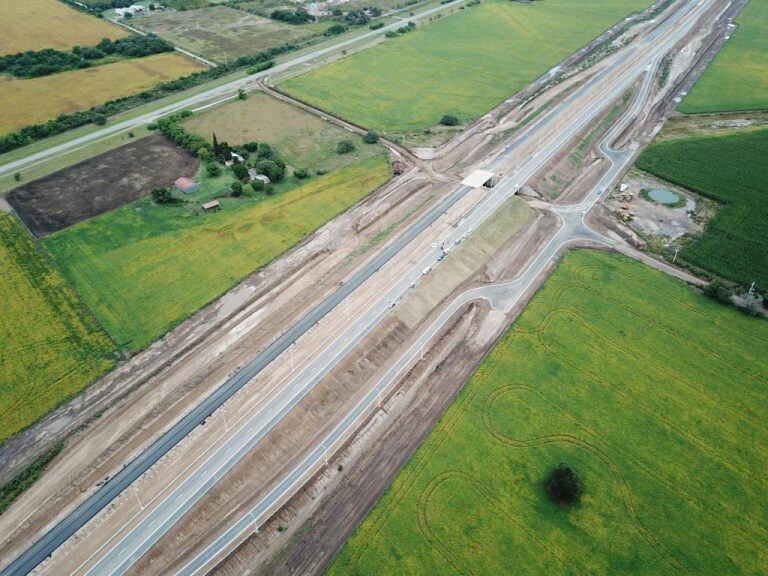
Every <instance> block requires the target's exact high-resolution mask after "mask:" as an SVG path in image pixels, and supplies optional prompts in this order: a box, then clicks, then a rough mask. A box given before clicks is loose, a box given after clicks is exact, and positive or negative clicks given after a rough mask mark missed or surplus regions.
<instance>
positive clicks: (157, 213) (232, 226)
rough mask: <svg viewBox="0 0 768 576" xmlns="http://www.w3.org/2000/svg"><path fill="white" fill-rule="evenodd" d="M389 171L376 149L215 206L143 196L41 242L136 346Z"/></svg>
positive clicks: (109, 323) (120, 338)
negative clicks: (278, 189)
mask: <svg viewBox="0 0 768 576" xmlns="http://www.w3.org/2000/svg"><path fill="white" fill-rule="evenodd" d="M390 176H391V172H390V169H389V164H388V162H387V159H386V156H383V155H380V156H376V157H373V158H370V159H368V160H365V161H364V162H361V163H359V164H356V165H352V166H349V167H346V168H342V169H340V170H337V171H335V172H332V173H330V174H327V175H325V176H322V177H316V178H313V179H311V180H309V181H307V183H305V184H302V185H300V186H297V187H295V188H293V189H291V190H288V191H285V192H283V193H280V194H276V195H274V196H269V197H266V198H242V199H234V198H223V199H221V204H222V210H221V211H220V212H216V213H207V214H200V213H198V212H197V211H194V210H188V209H187V208H186V207H185V206H183V205H182V206H157V205H154V204H152V202H151V201H149V200H143V201H139V202H137V203H134V204H131V205H128V206H125V207H123V208H120V209H118V210H114V211H112V212H109V213H107V214H103V215H101V216H98V217H96V218H92V219H90V220H88V221H85V222H82V223H80V224H77V225H75V226H72V227H70V228H67V229H66V230H62V231H61V232H59V233H56V234H53V235H51V236H48V237H47V238H46V239H45V240H44V241H43V244H44V246H45V248H46V249H47V250H48V252H49V253H50V254H51V256H52V257H53V259H54V260H55V261H56V263H57V264H58V265H59V267H60V268H61V270H62V271H63V274H64V276H65V277H66V278H67V279H68V280H69V281H70V282H71V283H72V284H73V285H74V286H75V287H76V288H77V290H78V292H79V293H80V294H81V295H82V297H83V299H84V300H85V301H86V303H87V304H88V305H89V306H90V307H91V308H92V309H93V310H94V313H95V314H96V316H97V317H98V318H99V320H100V321H101V322H102V323H103V324H104V326H105V327H106V328H107V330H108V331H109V332H110V333H111V334H112V335H113V337H114V338H115V339H116V340H117V342H118V343H119V344H120V346H122V347H125V348H128V349H131V350H137V349H141V348H143V347H145V346H147V345H148V344H149V343H150V342H152V341H153V340H155V339H156V338H158V337H160V336H162V335H163V334H164V333H165V332H167V331H168V330H169V329H171V328H172V327H173V326H175V325H176V324H178V323H179V322H181V321H182V320H184V319H185V318H187V317H188V316H189V315H191V314H193V313H194V312H195V311H197V310H198V309H199V308H201V307H202V306H204V305H205V304H206V303H208V302H210V301H211V300H213V299H215V298H216V297H218V296H220V295H221V294H222V293H224V292H226V291H227V290H228V289H230V288H231V287H233V286H234V285H235V284H237V283H238V282H239V281H240V280H242V278H244V277H245V276H247V275H248V274H250V273H252V272H253V271H254V270H256V269H258V268H260V267H262V266H264V265H265V264H267V263H269V262H270V261H272V260H273V259H274V258H276V257H277V256H279V255H280V254H282V253H283V252H284V251H286V250H288V249H289V248H291V247H292V246H294V245H295V244H296V243H297V242H299V241H301V240H302V239H303V238H304V237H306V236H308V235H309V234H311V233H312V232H314V231H315V230H316V229H317V228H319V227H320V226H322V225H323V224H325V223H326V222H327V221H328V220H330V219H331V218H333V217H334V216H336V215H337V214H339V213H341V212H343V211H344V210H346V209H347V208H349V207H350V206H352V205H353V204H355V203H356V202H358V201H359V200H361V199H362V198H364V197H365V196H367V195H368V194H370V193H371V192H372V191H374V190H375V189H376V188H378V187H379V186H381V185H382V184H384V183H385V182H386V181H387V180H388V179H389V178H390Z"/></svg>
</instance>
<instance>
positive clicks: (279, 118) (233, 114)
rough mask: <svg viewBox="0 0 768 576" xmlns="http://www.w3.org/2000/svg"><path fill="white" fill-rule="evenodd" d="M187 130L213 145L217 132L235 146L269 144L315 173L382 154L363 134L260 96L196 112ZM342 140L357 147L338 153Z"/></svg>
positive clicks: (270, 97) (289, 160) (381, 149)
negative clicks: (254, 143)
mask: <svg viewBox="0 0 768 576" xmlns="http://www.w3.org/2000/svg"><path fill="white" fill-rule="evenodd" d="M184 128H186V129H187V130H189V131H191V132H196V133H197V134H199V135H200V136H202V137H203V138H206V139H207V140H209V141H210V140H211V139H212V134H213V133H214V132H215V133H216V137H217V138H218V139H219V140H220V141H225V142H229V144H230V145H233V146H235V145H238V144H245V143H246V142H266V143H268V144H270V145H271V146H272V147H273V148H274V149H275V150H277V152H278V153H279V154H280V155H281V156H282V157H283V158H284V159H285V161H286V162H287V163H288V164H290V165H291V166H294V167H297V168H305V167H307V168H311V169H312V170H318V169H322V170H327V171H330V170H334V169H336V168H339V167H342V166H348V165H350V164H354V163H357V162H360V161H361V160H364V159H366V158H370V157H371V156H376V155H379V154H381V153H382V152H383V148H382V147H381V146H380V145H371V144H365V143H364V142H363V139H362V138H361V137H360V136H358V135H356V134H352V133H350V132H348V131H347V130H344V129H343V128H340V127H338V126H336V125H335V124H331V123H330V122H327V121H325V120H322V119H321V118H318V117H317V116H315V115H314V114H309V113H308V112H305V111H303V110H301V109H300V108H297V107H295V106H291V105H290V104H286V103H285V102H282V101H281V100H278V99H277V98H273V97H272V96H269V95H267V94H264V93H261V92H255V93H252V94H249V95H248V99H247V100H232V101H230V102H228V103H226V104H224V105H222V106H219V107H217V108H213V109H211V110H208V111H205V112H200V113H198V114H195V115H194V116H191V117H190V118H188V119H187V120H185V121H184ZM341 140H352V141H353V142H354V143H355V146H356V149H355V150H354V151H353V152H350V153H348V154H337V153H336V145H337V144H338V143H339V141H341Z"/></svg>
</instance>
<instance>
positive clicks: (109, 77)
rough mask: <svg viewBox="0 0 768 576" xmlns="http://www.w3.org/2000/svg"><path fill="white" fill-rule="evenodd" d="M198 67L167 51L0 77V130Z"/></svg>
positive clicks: (129, 91)
mask: <svg viewBox="0 0 768 576" xmlns="http://www.w3.org/2000/svg"><path fill="white" fill-rule="evenodd" d="M204 68H205V66H204V65H203V64H201V63H199V62H197V61H196V60H193V59H191V58H187V57H186V56H182V55H181V54H178V53H176V52H167V53H164V54H156V55H154V56H148V57H146V58H135V59H131V60H123V61H121V62H114V63H112V64H106V65H104V66H95V67H93V68H86V69H83V70H72V71H69V72H62V73H60V74H53V75H51V76H43V77H41V78H31V79H29V80H21V79H17V78H9V77H0V102H2V103H3V105H2V106H0V134H4V133H7V132H12V131H14V130H17V129H19V128H22V127H24V126H27V125H29V124H38V123H42V122H46V121H47V120H50V119H52V118H56V116H58V115H59V114H63V113H69V112H76V111H78V110H88V109H89V108H91V107H92V106H96V105H98V104H103V103H104V102H106V101H108V100H114V99H115V98H120V97H122V96H129V95H130V94H135V93H137V92H141V91H142V90H146V89H147V88H151V87H152V86H154V85H155V84H159V83H160V82H165V81H167V80H175V79H176V78H179V77H181V76H187V75H188V74H192V73H193V72H198V71H200V70H202V69H204Z"/></svg>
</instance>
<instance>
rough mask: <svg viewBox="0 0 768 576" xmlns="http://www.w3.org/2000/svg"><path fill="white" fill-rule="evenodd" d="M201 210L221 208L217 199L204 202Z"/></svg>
mask: <svg viewBox="0 0 768 576" xmlns="http://www.w3.org/2000/svg"><path fill="white" fill-rule="evenodd" d="M203 210H205V211H206V212H208V211H210V210H213V211H215V210H221V204H220V203H219V201H218V200H211V201H210V202H206V203H205V204H203Z"/></svg>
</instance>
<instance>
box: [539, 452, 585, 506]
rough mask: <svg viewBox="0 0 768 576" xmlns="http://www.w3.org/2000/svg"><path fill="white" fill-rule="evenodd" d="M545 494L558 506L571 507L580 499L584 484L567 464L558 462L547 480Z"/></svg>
mask: <svg viewBox="0 0 768 576" xmlns="http://www.w3.org/2000/svg"><path fill="white" fill-rule="evenodd" d="M546 488H547V494H549V497H550V498H551V499H552V501H553V502H554V503H555V504H558V505H559V506H573V505H574V504H577V503H578V502H579V500H580V499H581V495H582V493H583V492H584V484H583V483H582V481H581V478H580V477H579V475H578V473H577V472H576V470H574V469H573V467H572V466H571V465H570V464H568V463H567V462H560V464H558V465H557V467H556V468H555V469H554V470H552V472H550V474H549V478H547V483H546Z"/></svg>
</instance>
